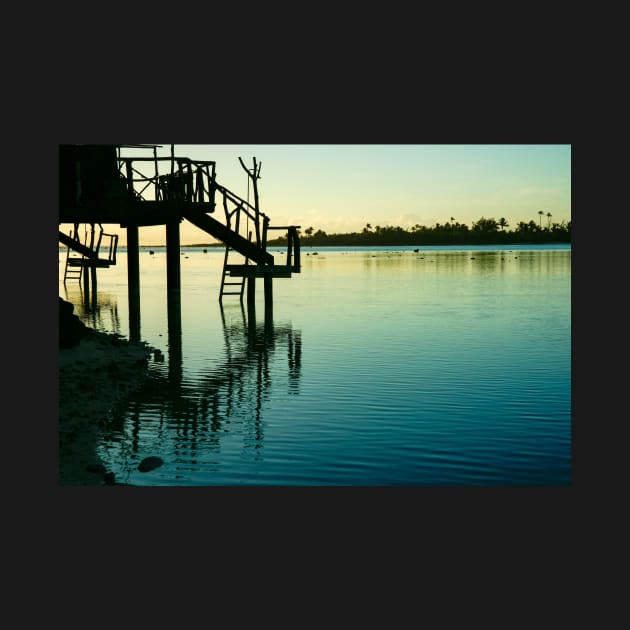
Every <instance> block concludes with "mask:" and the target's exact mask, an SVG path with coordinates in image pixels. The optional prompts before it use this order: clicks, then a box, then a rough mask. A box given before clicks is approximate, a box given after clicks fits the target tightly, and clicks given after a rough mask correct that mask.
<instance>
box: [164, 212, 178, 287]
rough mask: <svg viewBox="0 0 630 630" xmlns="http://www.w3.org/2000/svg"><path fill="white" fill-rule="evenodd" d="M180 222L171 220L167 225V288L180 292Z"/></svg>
mask: <svg viewBox="0 0 630 630" xmlns="http://www.w3.org/2000/svg"><path fill="white" fill-rule="evenodd" d="M180 256H181V252H180V251H179V221H178V220H177V219H171V220H169V221H168V222H167V224H166V287H167V289H168V291H171V290H175V291H177V292H179V290H180V286H181V285H180V265H181V261H180Z"/></svg>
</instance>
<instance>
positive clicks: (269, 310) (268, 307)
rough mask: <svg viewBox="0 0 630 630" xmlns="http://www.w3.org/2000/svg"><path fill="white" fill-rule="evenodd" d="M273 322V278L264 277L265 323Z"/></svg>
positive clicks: (268, 275) (267, 275) (270, 276)
mask: <svg viewBox="0 0 630 630" xmlns="http://www.w3.org/2000/svg"><path fill="white" fill-rule="evenodd" d="M269 320H273V276H272V275H271V274H266V275H265V323H266V322H267V321H269Z"/></svg>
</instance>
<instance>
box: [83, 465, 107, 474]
mask: <svg viewBox="0 0 630 630" xmlns="http://www.w3.org/2000/svg"><path fill="white" fill-rule="evenodd" d="M85 470H86V471H87V472H91V473H95V474H99V475H103V474H105V472H106V468H105V466H103V464H88V465H87V466H86V467H85Z"/></svg>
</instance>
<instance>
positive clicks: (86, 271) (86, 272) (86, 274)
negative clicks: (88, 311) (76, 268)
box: [82, 259, 91, 308]
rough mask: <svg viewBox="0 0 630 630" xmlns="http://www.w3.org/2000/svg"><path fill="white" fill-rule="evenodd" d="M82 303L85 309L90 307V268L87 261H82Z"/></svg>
mask: <svg viewBox="0 0 630 630" xmlns="http://www.w3.org/2000/svg"><path fill="white" fill-rule="evenodd" d="M82 264H83V302H84V304H85V306H86V307H88V308H89V306H90V275H91V274H90V267H89V265H88V263H87V259H84V260H83V263H82Z"/></svg>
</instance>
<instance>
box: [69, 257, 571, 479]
mask: <svg viewBox="0 0 630 630" xmlns="http://www.w3.org/2000/svg"><path fill="white" fill-rule="evenodd" d="M151 249H152V250H153V252H154V253H153V254H151V253H150V252H149V248H148V247H146V248H142V250H141V253H140V290H141V338H142V339H143V340H144V341H146V342H147V343H148V344H150V345H151V346H152V347H154V348H157V349H159V350H160V351H161V352H162V353H163V357H160V356H157V358H155V359H154V358H152V359H151V360H150V362H149V371H150V377H149V379H148V381H147V383H146V385H145V386H144V387H143V389H141V390H140V391H139V392H137V393H136V394H135V395H134V396H133V398H132V399H131V400H130V401H129V402H128V404H127V405H126V406H125V407H124V408H122V409H118V410H116V411H115V413H114V414H113V416H112V418H111V421H110V422H109V424H108V427H107V428H106V431H105V434H104V436H103V439H102V441H101V443H100V445H99V455H100V457H101V458H102V460H103V462H104V464H105V465H106V467H107V468H108V469H109V470H111V471H112V472H114V474H115V476H116V480H117V481H118V482H120V483H126V484H131V485H143V486H213V485H356V486H383V485H406V486H407V485H458V486H477V485H492V486H494V485H503V486H505V485H567V484H570V483H571V250H570V247H568V246H567V247H564V246H552V247H550V246H520V247H519V246H509V247H508V246H506V247H501V246H499V247H492V248H490V247H487V248H486V247H473V246H465V247H460V248H453V247H425V248H420V251H418V252H415V251H413V250H414V248H412V247H404V248H369V249H368V248H361V249H358V248H348V249H343V248H313V249H310V248H304V249H303V252H302V254H303V256H302V260H303V269H302V273H300V274H296V275H294V276H293V277H292V278H291V279H276V280H274V309H273V317H268V318H267V319H266V320H265V309H264V301H263V287H262V282H259V283H258V286H257V290H256V316H255V321H254V320H253V319H252V321H248V317H247V309H246V308H245V309H244V308H243V307H242V306H241V304H240V302H239V300H238V297H236V296H226V297H224V301H223V307H221V306H220V304H219V300H218V295H219V285H220V280H221V268H222V263H223V250H220V249H214V248H208V249H207V252H204V251H203V248H183V249H182V256H181V282H182V290H181V331H179V332H178V331H175V333H174V332H173V331H172V330H171V331H169V318H168V314H167V310H168V309H167V290H166V250H165V248H160V247H153V248H151ZM59 261H60V264H59V271H60V284H59V295H61V296H62V297H64V298H65V299H68V300H69V301H71V302H72V303H73V304H74V305H75V313H76V314H77V315H79V316H80V317H81V319H82V320H83V321H84V322H85V323H86V324H87V325H89V326H92V327H94V328H96V329H97V330H102V331H106V332H115V333H118V334H121V335H123V336H125V337H127V338H128V336H129V317H128V304H127V277H126V274H127V266H126V254H125V251H124V249H123V250H122V251H121V252H120V253H119V256H118V264H117V265H116V267H113V268H111V269H104V270H99V272H98V303H97V304H96V306H95V308H87V307H84V306H83V305H82V298H81V293H80V289H79V287H78V284H77V283H76V281H69V282H68V285H67V286H66V287H64V285H63V282H62V278H63V263H64V261H65V251H64V250H60V256H59ZM171 328H172V326H171ZM148 456H158V457H160V458H162V460H163V461H164V464H163V465H162V466H160V467H158V468H156V469H154V470H152V471H149V472H140V471H138V469H137V467H138V464H139V462H140V461H141V460H142V459H143V458H145V457H148Z"/></svg>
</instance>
